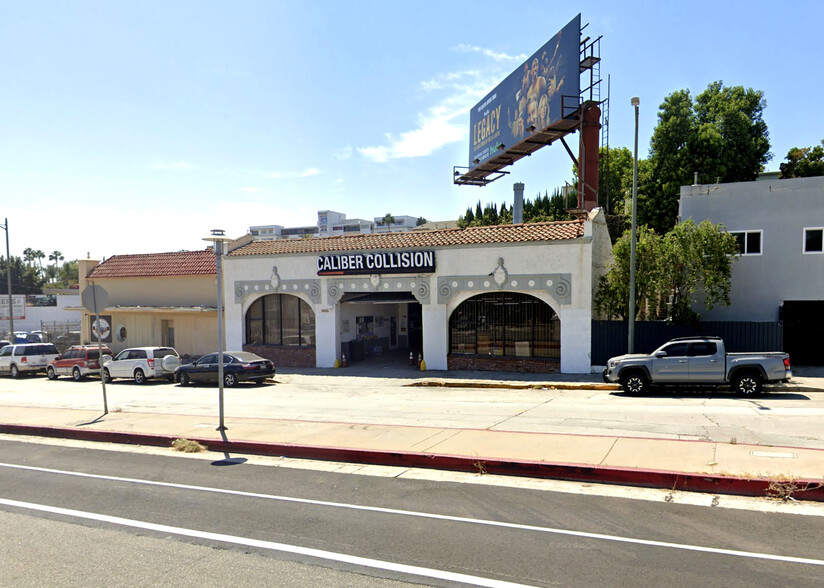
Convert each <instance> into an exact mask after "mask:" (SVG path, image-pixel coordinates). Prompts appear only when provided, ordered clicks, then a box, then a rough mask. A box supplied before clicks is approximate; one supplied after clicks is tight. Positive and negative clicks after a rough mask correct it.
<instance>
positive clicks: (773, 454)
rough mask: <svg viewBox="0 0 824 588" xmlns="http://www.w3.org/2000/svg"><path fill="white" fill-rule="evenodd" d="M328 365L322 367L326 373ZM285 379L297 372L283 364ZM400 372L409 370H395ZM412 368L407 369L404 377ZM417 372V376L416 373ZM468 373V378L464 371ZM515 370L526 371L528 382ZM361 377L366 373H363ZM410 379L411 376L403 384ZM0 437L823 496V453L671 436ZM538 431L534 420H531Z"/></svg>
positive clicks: (179, 417) (133, 418) (14, 413)
mask: <svg viewBox="0 0 824 588" xmlns="http://www.w3.org/2000/svg"><path fill="white" fill-rule="evenodd" d="M305 371H307V372H309V373H311V374H313V375H314V376H317V375H320V376H324V377H325V376H330V377H334V378H336V377H345V378H347V379H348V378H351V377H357V373H356V370H352V371H346V370H305ZM327 372H328V373H327ZM289 373H290V374H291V376H290V377H300V374H301V370H292V371H290V372H289ZM381 376H382V377H384V378H388V379H391V380H392V381H393V382H394V383H403V384H406V385H455V386H458V385H460V386H469V387H476V386H478V385H479V384H482V385H487V386H505V387H510V386H512V387H517V386H528V387H535V386H543V387H569V388H579V387H580V388H583V389H592V388H594V387H595V386H606V385H605V384H603V382H601V381H600V376H597V375H594V374H593V375H585V376H581V377H577V376H576V377H570V376H564V375H558V376H550V377H547V375H546V374H542V375H540V377H533V376H531V375H527V374H513V376H515V378H514V379H508V378H509V375H506V376H504V375H502V374H500V373H495V374H482V373H478V372H471V373H468V374H465V377H464V378H463V379H461V377H460V374H456V373H454V372H444V373H439V374H432V373H429V372H427V373H425V374H423V373H420V372H417V373H415V372H413V371H409V370H405V371H404V370H396V371H387V372H385V373H382V374H381ZM403 376H406V377H403ZM410 376H411V377H410ZM422 376H423V377H422ZM466 376H472V377H466ZM524 376H528V377H527V378H525V377H524ZM361 377H374V375H367V376H361ZM407 380H408V381H407ZM787 389H788V390H793V391H797V390H808V391H815V392H824V378H822V377H820V376H819V375H818V373H813V374H812V375H808V376H799V377H798V378H797V379H795V381H794V383H793V384H792V385H791V387H787ZM0 421H1V422H2V424H0V433H12V434H22V435H38V436H46V437H61V438H71V439H84V440H92V441H104V442H114V443H132V444H141V445H155V446H169V445H170V443H171V441H173V440H174V439H176V438H186V439H191V440H196V441H198V442H200V443H202V444H204V445H206V446H207V447H208V448H209V449H210V450H212V451H223V452H231V453H254V454H263V455H275V456H285V457H295V458H308V459H321V460H333V461H346V462H354V463H369V464H381V465H393V466H405V467H425V468H437V469H451V470H460V471H469V472H477V473H479V474H483V473H495V474H510V475H522V476H531V477H548V478H558V479H568V480H577V481H586V482H602V483H617V484H628V485H636V486H646V487H658V488H666V489H677V490H690V491H701V492H712V493H725V494H742V495H750V496H765V495H778V496H782V497H786V496H788V495H792V496H793V497H794V498H797V499H802V500H816V501H824V450H821V449H809V448H785V447H773V446H760V445H746V444H737V443H734V442H727V443H719V442H711V441H680V440H672V439H651V438H637V437H623V436H609V435H576V434H558V433H550V432H546V431H541V430H532V431H528V432H512V431H496V430H489V429H467V428H457V427H456V428H450V427H428V426H399V425H388V424H375V423H369V424H367V423H363V424H358V423H352V422H347V423H336V422H317V421H311V420H289V419H278V418H266V415H261V417H260V418H232V417H227V418H226V426H227V427H228V430H226V431H225V432H219V431H216V430H215V426H216V420H215V417H214V415H211V414H209V415H205V414H203V415H198V414H155V413H142V412H132V411H128V412H127V411H122V412H111V413H109V414H107V415H101V414H100V411H96V412H95V411H89V410H75V409H69V408H45V407H29V406H25V407H21V406H5V407H2V411H1V412H0ZM536 429H539V427H536Z"/></svg>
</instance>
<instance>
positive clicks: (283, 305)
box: [246, 294, 315, 347]
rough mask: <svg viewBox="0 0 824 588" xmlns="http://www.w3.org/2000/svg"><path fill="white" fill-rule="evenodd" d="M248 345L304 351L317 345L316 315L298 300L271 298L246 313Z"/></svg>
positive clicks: (253, 306) (260, 300)
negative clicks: (305, 348) (298, 348)
mask: <svg viewBox="0 0 824 588" xmlns="http://www.w3.org/2000/svg"><path fill="white" fill-rule="evenodd" d="M246 343H248V344H253V345H285V346H290V347H305V346H313V345H314V344H315V313H314V311H312V308H311V307H310V306H309V305H308V304H307V303H306V302H304V301H303V300H301V299H300V298H298V297H297V296H290V295H289V294H269V295H268V296H264V297H263V298H259V299H257V300H255V301H254V302H253V303H252V305H251V306H250V307H249V310H248V311H246Z"/></svg>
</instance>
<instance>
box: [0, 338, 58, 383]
mask: <svg viewBox="0 0 824 588" xmlns="http://www.w3.org/2000/svg"><path fill="white" fill-rule="evenodd" d="M58 355H59V354H58V351H57V347H55V346H54V344H53V343H17V344H12V345H6V346H5V347H3V348H2V349H0V374H9V375H10V376H11V377H12V378H17V377H19V376H20V374H24V373H37V372H45V371H46V368H47V366H48V365H49V362H51V361H53V360H54V359H55V358H56V357H57V356H58Z"/></svg>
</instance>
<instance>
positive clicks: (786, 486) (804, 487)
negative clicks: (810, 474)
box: [766, 476, 822, 502]
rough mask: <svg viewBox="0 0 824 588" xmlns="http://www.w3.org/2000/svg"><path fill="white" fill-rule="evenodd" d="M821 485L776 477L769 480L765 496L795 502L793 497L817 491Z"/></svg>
mask: <svg viewBox="0 0 824 588" xmlns="http://www.w3.org/2000/svg"><path fill="white" fill-rule="evenodd" d="M821 486H822V485H821V484H810V483H808V482H805V483H801V482H799V481H798V480H795V479H793V478H791V477H790V476H778V477H775V478H772V479H771V480H770V483H769V486H767V491H766V492H767V496H769V497H770V498H773V499H775V500H782V501H784V502H786V501H788V500H795V495H796V494H798V493H800V492H807V491H808V490H817V489H819V488H821Z"/></svg>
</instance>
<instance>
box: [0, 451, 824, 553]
mask: <svg viewBox="0 0 824 588" xmlns="http://www.w3.org/2000/svg"><path fill="white" fill-rule="evenodd" d="M0 467H5V468H11V469H18V470H28V471H33V472H41V473H47V474H58V475H64V476H76V477H79V478H92V479H96V480H107V481H113V482H128V483H132V484H144V485H147V486H162V487H166V488H176V489H180V490H195V491H198V492H211V493H214V494H229V495H232V496H243V497H246V498H262V499H265V500H275V501H279V502H292V503H298V504H309V505H313V506H326V507H332V508H343V509H348V510H360V511H367V512H376V513H381V514H392V515H402V516H409V517H418V518H424V519H433V520H440V521H450V522H455V523H467V524H472V525H485V526H489V527H502V528H506V529H516V530H521V531H537V532H540V533H551V534H555V535H567V536H572V537H581V538H585V539H600V540H604V541H615V542H619V543H631V544H635V545H647V546H650V547H666V548H670V549H681V550H684V551H697V552H701V553H713V554H718V555H730V556H735V557H746V558H752V559H765V560H771V561H779V562H785V563H802V564H810V565H816V566H824V560H821V559H811V558H806V557H793V556H787V555H773V554H770V553H758V552H751V551H738V550H735V549H722V548H717V547H703V546H701V545H689V544H686V543H670V542H667V541H654V540H650V539H636V538H634V537H622V536H620V535H604V534H602V533H589V532H586V531H571V530H569V529H557V528H553V527H538V526H535V525H522V524H518V523H505V522H502V521H492V520H487V519H470V518H467V517H456V516H450V515H441V514H434V513H425V512H417V511H412V510H401V509H394V508H383V507H378V506H363V505H359V504H346V503H342V502H329V501H325V500H310V499H308V498H295V497H293V496H278V495H274V494H259V493H257V492H244V491H241V490H226V489H223V488H208V487H205V486H193V485H189V484H175V483H172V482H156V481H153V480H141V479H137V478H123V477H119V476H104V475H100V474H87V473H83V472H72V471H68V470H56V469H51V468H40V467H34V466H24V465H19V464H10V463H1V462H0ZM0 500H2V499H0Z"/></svg>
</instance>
